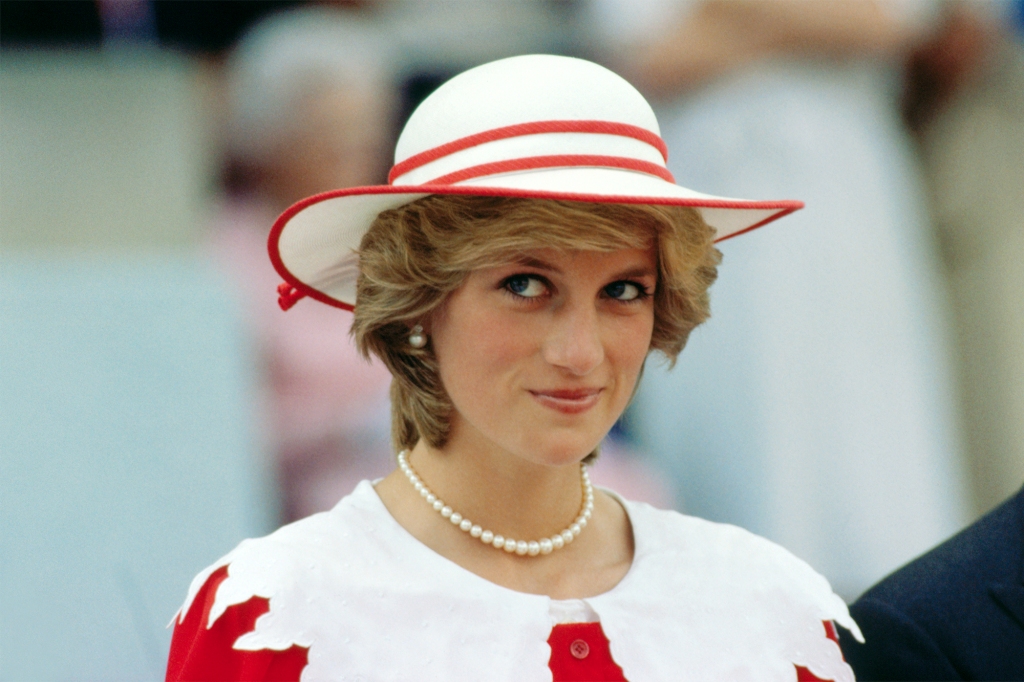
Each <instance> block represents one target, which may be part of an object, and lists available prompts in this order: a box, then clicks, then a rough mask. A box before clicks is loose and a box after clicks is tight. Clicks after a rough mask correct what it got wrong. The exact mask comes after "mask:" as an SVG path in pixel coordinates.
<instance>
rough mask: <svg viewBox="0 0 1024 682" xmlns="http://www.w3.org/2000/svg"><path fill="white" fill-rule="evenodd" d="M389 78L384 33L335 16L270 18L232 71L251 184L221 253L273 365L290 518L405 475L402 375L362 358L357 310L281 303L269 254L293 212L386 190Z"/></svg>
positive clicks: (270, 405)
mask: <svg viewBox="0 0 1024 682" xmlns="http://www.w3.org/2000/svg"><path fill="white" fill-rule="evenodd" d="M390 74H391V67H390V59H389V54H388V52H387V50H386V42H385V40H384V38H383V35H382V34H381V32H380V31H378V30H377V29H376V28H375V26H374V25H373V24H370V23H368V22H367V20H366V19H364V18H362V17H360V16H359V15H358V14H355V15H354V14H353V13H352V12H342V11H331V10H329V9H302V10H298V11H294V12H288V13H284V14H279V15H275V16H273V17H271V18H269V19H267V20H266V21H264V22H262V23H261V24H259V25H258V26H256V27H255V28H254V29H253V30H252V31H251V32H250V33H249V34H247V35H246V36H245V37H244V38H243V39H242V40H241V42H240V43H239V45H238V47H237V48H236V50H235V52H234V53H233V55H232V56H231V58H230V60H229V62H228V65H227V86H228V93H229V100H228V114H227V124H228V131H227V132H228V139H229V144H230V147H229V155H230V157H231V158H232V161H233V163H234V165H235V166H236V167H237V168H238V169H240V173H239V175H240V176H241V178H242V179H243V187H242V188H241V190H240V191H239V192H237V193H236V196H232V197H230V198H228V199H227V200H226V201H225V202H224V204H223V206H222V207H221V210H220V214H219V216H218V219H217V224H216V225H215V226H214V229H213V230H212V231H211V234H210V246H211V249H212V251H213V253H214V255H215V257H216V259H217V260H218V261H219V262H220V263H222V264H223V265H224V267H225V269H226V271H227V273H228V275H229V277H230V278H231V280H232V281H233V282H234V284H235V286H236V288H237V291H238V293H239V298H240V304H241V305H242V306H244V309H245V311H246V314H247V318H248V320H249V322H250V329H251V332H252V334H253V335H254V339H255V342H256V344H257V350H258V352H259V354H260V356H261V358H262V361H263V367H261V368H260V369H261V371H262V375H263V378H264V383H265V389H266V390H265V391H264V395H265V399H266V405H265V410H266V423H265V429H266V435H267V438H268V440H269V443H270V447H271V449H272V450H273V451H274V452H275V454H276V457H277V459H278V462H277V463H278V471H279V475H280V482H281V488H282V496H283V505H282V506H283V509H284V519H283V520H285V521H289V520H293V519H296V518H300V517H303V516H306V515H308V514H311V513H313V512H316V511H321V510H324V509H328V508H330V507H333V506H334V504H335V503H336V502H337V501H338V500H339V499H340V498H341V497H343V496H344V495H346V494H348V493H349V492H350V491H351V490H352V488H353V487H354V486H355V484H356V483H357V482H358V481H360V480H362V479H364V478H375V477H377V476H381V475H383V474H384V473H386V472H387V471H389V470H390V468H391V466H392V461H391V455H390V452H391V448H390V444H389V424H390V421H389V418H390V413H389V409H390V408H389V404H388V386H389V384H390V378H391V377H390V375H389V374H388V372H387V370H386V369H384V367H383V366H382V365H380V364H379V363H372V364H371V363H368V362H367V361H365V360H364V359H362V358H361V357H360V356H359V355H358V353H357V352H356V349H355V346H354V345H353V344H352V342H351V340H350V339H349V336H348V331H349V326H350V324H351V321H352V315H351V313H349V312H347V311H344V310H340V309H335V308H330V307H328V306H323V305H308V303H310V302H308V301H304V302H299V303H298V304H297V305H296V306H295V307H294V308H292V309H290V310H289V311H287V312H283V311H282V310H281V309H280V308H279V307H278V304H277V291H276V288H277V285H278V284H279V283H280V282H281V279H280V277H279V276H278V275H277V273H276V272H275V271H274V269H273V266H272V265H271V263H270V259H269V257H268V255H267V246H266V244H267V235H268V233H269V231H270V227H271V225H272V224H273V222H274V220H275V218H276V217H277V215H278V214H279V213H280V212H281V211H283V210H284V209H285V208H287V207H288V206H289V205H290V204H291V203H293V202H295V201H297V200H299V199H301V198H303V197H306V196H309V195H311V194H315V193H317V192H321V191H325V190H329V189H335V188H338V187H346V186H355V185H368V184H374V183H376V182H378V181H379V179H380V177H381V176H382V175H383V172H384V169H385V168H386V163H387V161H386V158H385V155H384V154H385V152H384V149H385V148H386V146H387V144H388V140H389V135H390V133H391V127H392V125H393V124H394V121H393V116H392V109H393V92H392V82H391V76H390ZM304 304H307V305H304Z"/></svg>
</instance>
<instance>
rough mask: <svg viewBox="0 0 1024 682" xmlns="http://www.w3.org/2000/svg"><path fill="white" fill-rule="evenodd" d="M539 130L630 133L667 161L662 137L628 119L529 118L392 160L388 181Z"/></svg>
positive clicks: (391, 181)
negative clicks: (485, 145) (540, 119)
mask: <svg viewBox="0 0 1024 682" xmlns="http://www.w3.org/2000/svg"><path fill="white" fill-rule="evenodd" d="M543 133H596V134H599V135H619V136H622V137H631V138H633V139H634V140H639V141H641V142H646V143H647V144H649V145H651V146H652V147H654V148H655V149H657V150H658V152H659V153H660V154H661V157H662V158H663V159H665V161H668V147H667V146H666V145H665V141H664V140H662V139H661V138H660V137H658V136H657V135H655V134H654V133H652V132H651V131H650V130H647V129H646V128H641V127H639V126H634V125H630V124H628V123H613V122H611V121H532V122H530V123H517V124H515V125H510V126H504V127H501V128H494V129H492V130H487V131H484V132H482V133H476V134H474V135H467V136H466V137H462V138H459V139H458V140H454V141H452V142H448V143H446V144H442V145H440V146H437V147H434V148H433V149H428V150H427V151H425V152H420V153H419V154H413V155H412V156H410V157H409V158H408V159H406V160H405V161H401V162H399V163H396V164H395V165H394V166H393V167H392V168H391V172H390V173H388V184H393V183H394V182H395V179H396V178H399V177H401V176H403V175H405V174H406V173H408V172H409V171H411V170H415V169H416V168H419V167H420V166H424V165H426V164H428V163H430V162H431V161H436V160H438V159H440V158H442V157H445V156H448V155H449V154H454V153H455V152H460V151H462V150H463V149H469V148H470V147H476V146H478V145H481V144H485V143H487V142H494V141H495V140H505V139H508V138H510V137H522V136H524V135H540V134H543Z"/></svg>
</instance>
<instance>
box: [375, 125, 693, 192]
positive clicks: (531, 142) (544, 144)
mask: <svg viewBox="0 0 1024 682" xmlns="http://www.w3.org/2000/svg"><path fill="white" fill-rule="evenodd" d="M595 150H600V151H607V152H608V153H607V154H594V153H593V152H594V151H595ZM467 151H471V153H469V154H467V153H465V152H467ZM537 151H545V152H548V153H546V154H536V153H535V152H537ZM582 151H586V152H590V153H575V152H582ZM531 152H534V153H531ZM551 152H556V153H551ZM667 160H668V149H667V147H666V146H665V142H664V141H663V140H662V139H661V138H660V137H659V136H657V135H655V134H654V133H653V132H651V131H650V130H647V129H646V128H641V127H639V126H634V125H630V124H628V123H616V122H612V121H572V120H568V121H532V122H530V123H520V124H516V125H510V126H503V127H501V128H494V129H491V130H487V131H484V132H482V133H476V134H474V135H468V136H466V137H462V138H459V139H457V140H454V141H452V142H448V143H445V144H442V145H439V146H437V147H434V148H432V149H428V150H426V151H424V152H420V153H419V154H415V155H413V156H410V157H409V158H407V159H405V160H403V161H400V162H399V163H396V164H395V165H394V166H393V167H392V168H391V172H390V173H389V174H388V183H389V184H391V185H426V184H430V185H452V184H456V183H458V182H462V181H464V180H470V179H472V178H478V177H483V176H487V175H497V174H500V173H510V172H515V171H522V170H537V169H542V168H563V167H571V166H590V167H604V168H618V169H623V170H631V171H637V172H640V173H647V174H648V175H654V176H656V177H659V178H661V179H663V180H666V181H668V182H675V179H674V178H673V177H672V174H671V173H670V172H669V171H668V169H667V168H666V167H665V161H667Z"/></svg>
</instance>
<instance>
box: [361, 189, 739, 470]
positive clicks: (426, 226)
mask: <svg viewBox="0 0 1024 682" xmlns="http://www.w3.org/2000/svg"><path fill="white" fill-rule="evenodd" d="M651 246H654V247H655V251H656V254H657V262H658V282H657V286H656V288H655V293H654V330H653V333H652V335H651V346H650V348H651V350H657V351H661V352H662V353H664V354H665V356H666V357H667V358H668V359H669V361H670V363H674V362H675V358H676V356H677V355H678V354H679V352H680V351H681V350H682V349H683V346H684V345H686V340H687V338H688V337H689V335H690V332H691V331H693V329H694V328H695V327H696V326H697V325H699V324H701V323H702V322H703V321H704V320H706V319H707V318H708V316H709V315H710V310H709V304H708V287H710V286H711V284H712V283H713V282H714V281H715V277H716V276H717V273H718V264H719V262H720V261H721V253H720V252H719V251H718V249H717V248H715V245H714V230H713V229H712V228H710V227H709V226H708V225H707V223H705V222H704V220H703V218H702V217H701V215H700V213H699V212H698V211H697V210H696V209H693V208H688V207H682V206H661V205H644V204H603V203H585V202H575V201H560V200H550V199H524V198H513V197H480V196H462V195H430V196H427V197H424V198H422V199H419V200H417V201H413V202H411V203H409V204H406V205H404V206H400V207H399V208H396V209H392V210H390V211H384V212H382V213H381V214H380V215H378V216H377V219H376V220H375V221H374V222H373V224H372V225H371V226H370V229H369V231H367V233H366V235H365V236H364V237H363V240H362V243H361V244H360V247H359V280H358V283H357V285H356V305H355V319H354V320H353V323H352V335H353V337H354V338H355V342H356V345H357V346H358V348H359V350H360V352H361V353H362V354H363V355H364V356H365V357H367V358H369V357H370V356H371V355H375V356H377V357H378V358H380V359H381V361H383V363H384V364H385V365H386V366H387V368H388V369H389V370H390V371H391V374H392V377H393V379H392V382H391V417H392V421H391V436H392V440H393V442H394V445H395V447H396V448H398V449H400V450H402V449H409V448H412V447H413V446H415V445H416V442H417V441H418V440H420V439H421V438H422V439H424V440H425V441H426V442H427V443H429V444H430V445H431V446H433V447H442V446H443V445H444V444H445V443H446V442H447V439H448V435H449V430H450V418H451V413H452V410H453V406H452V403H451V400H450V398H449V397H448V394H447V392H446V391H445V388H444V386H443V385H442V383H441V379H440V374H439V371H438V364H437V359H436V357H435V356H434V352H433V349H432V347H431V344H430V343H429V342H428V343H427V345H426V346H425V347H423V348H413V347H412V346H411V345H410V344H409V330H410V328H411V327H412V326H413V325H415V324H418V323H421V322H423V321H424V320H426V319H429V317H430V316H431V314H432V313H433V312H434V311H436V310H437V309H438V308H439V306H441V305H442V304H443V303H444V302H445V300H446V299H447V298H448V296H449V294H451V293H452V292H453V291H455V290H456V289H458V288H459V286H460V285H461V284H462V283H463V281H464V280H465V278H466V276H467V275H468V274H469V273H470V272H471V271H472V270H475V269H478V268H484V267H494V266H498V265H505V264H507V263H509V262H512V261H513V260H515V258H516V256H517V255H520V254H522V253H524V252H526V251H530V250H535V249H542V248H554V249H564V250H579V249H583V250H594V251H604V252H608V251H616V250H619V249H631V248H650V247H651Z"/></svg>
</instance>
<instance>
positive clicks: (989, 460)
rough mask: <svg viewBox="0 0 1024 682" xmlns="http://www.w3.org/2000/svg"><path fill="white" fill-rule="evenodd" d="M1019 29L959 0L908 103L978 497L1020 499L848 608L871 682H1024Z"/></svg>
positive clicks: (853, 646)
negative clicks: (936, 242) (951, 327)
mask: <svg viewBox="0 0 1024 682" xmlns="http://www.w3.org/2000/svg"><path fill="white" fill-rule="evenodd" d="M1006 10H1011V11H1010V12H1007V11H1006ZM1022 19H1024V3H1020V2H1018V3H1014V4H1010V5H1007V4H1003V3H999V4H996V3H984V4H983V3H973V2H972V3H955V4H952V5H950V6H949V7H948V13H947V15H946V17H945V18H944V21H943V23H942V26H941V28H940V30H939V31H937V32H936V34H935V35H934V36H933V37H932V38H931V39H930V40H929V41H928V42H927V43H925V44H923V45H921V46H920V47H918V48H917V49H916V50H915V51H914V53H913V55H912V56H911V60H910V69H909V75H910V78H909V79H908V85H907V88H906V96H905V100H904V114H905V116H906V118H907V122H908V123H909V124H910V126H911V128H912V130H913V131H914V132H915V134H916V136H917V139H918V141H919V142H920V144H921V149H922V151H923V158H924V161H925V169H926V172H927V178H928V180H929V184H930V186H931V197H930V198H931V205H932V210H933V213H934V216H935V218H936V227H937V229H938V234H939V236H940V242H941V244H942V247H943V248H942V252H943V256H944V264H945V267H946V275H947V278H948V282H949V285H950V291H951V293H952V296H953V300H954V302H955V305H954V321H955V323H956V331H957V340H958V342H959V343H958V345H959V349H958V350H959V352H958V354H957V357H958V360H959V365H960V367H959V369H960V381H961V385H962V388H963V390H962V392H961V400H962V404H963V406H964V412H965V416H966V419H965V424H966V432H967V446H968V455H969V460H970V462H971V468H972V473H973V474H974V476H973V483H974V490H975V502H976V504H977V505H978V506H979V507H980V508H981V509H986V510H987V509H988V508H990V507H991V506H992V504H993V501H997V500H1001V499H1003V498H1005V497H1006V496H1007V495H1009V499H1007V500H1006V501H1005V502H1003V503H1002V504H999V505H998V506H997V507H996V508H995V509H994V510H992V511H991V512H989V513H988V514H986V515H985V516H984V517H983V518H982V519H980V520H979V521H977V522H976V523H974V524H972V525H971V526H970V527H969V528H967V529H966V530H964V531H962V532H961V533H958V534H957V535H956V536H954V537H953V538H951V539H949V540H948V541H946V542H944V543H943V544H942V545H940V546H939V547H937V548H935V549H934V550H932V551H930V552H928V553H927V554H925V555H924V556H922V557H920V558H918V559H916V560H914V561H913V562H911V563H910V564H908V565H907V566H904V567H903V568H901V569H900V570H898V571H896V572H895V573H894V574H892V575H890V576H888V577H887V578H885V579H884V580H882V581H881V582H880V583H879V584H877V585H875V586H874V587H872V588H871V589H870V590H868V591H867V592H866V593H865V594H864V595H863V596H862V597H861V598H860V599H858V600H857V602H856V603H854V604H853V606H852V607H851V608H850V611H851V613H852V615H853V616H854V617H855V618H856V620H857V623H858V624H859V625H860V627H861V629H862V630H863V632H864V635H865V637H866V642H865V643H864V644H858V643H857V642H855V641H853V640H852V638H849V637H846V638H844V639H843V641H842V645H843V651H844V655H845V656H846V659H847V660H848V661H849V662H850V664H851V665H852V666H853V668H854V670H855V671H856V673H857V678H858V679H862V680H1011V679H1012V680H1024V489H1022V488H1020V485H1021V483H1022V482H1024V343H1021V339H1024V305H1021V301H1022V300H1024V267H1021V264H1022V263H1024V217H1022V216H1024V204H1022V201H1024V43H1022V41H1021V29H1022V28H1024V24H1022V22H1021V20H1022ZM1008 20H1009V21H1008ZM1014 20H1015V21H1014ZM1015 488H1016V490H1017V492H1016V493H1015V494H1011V493H1012V491H1013V490H1014V489H1015Z"/></svg>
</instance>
